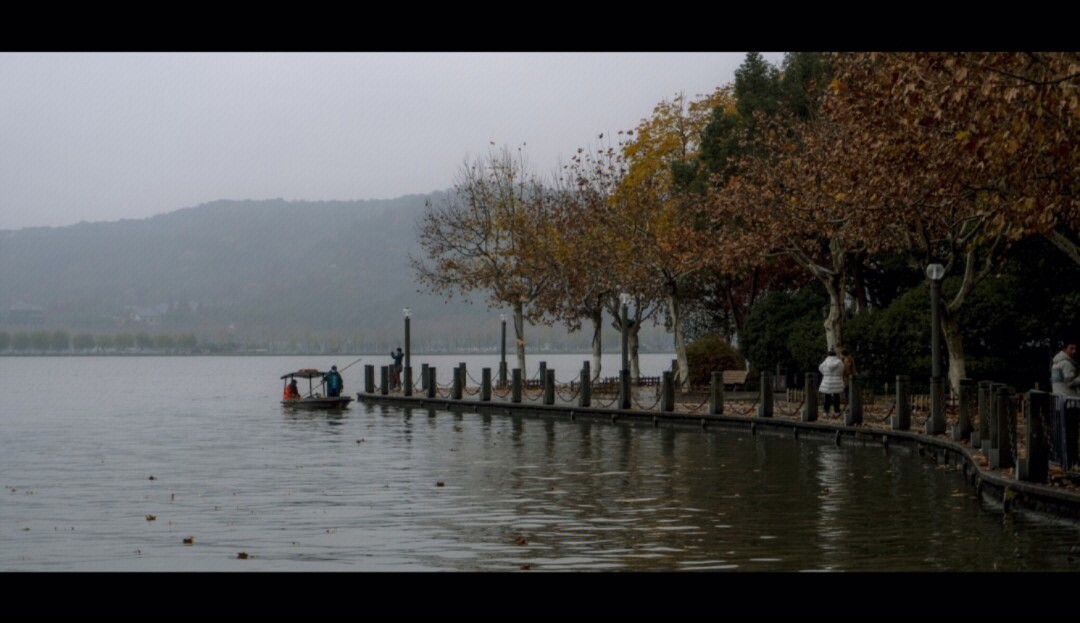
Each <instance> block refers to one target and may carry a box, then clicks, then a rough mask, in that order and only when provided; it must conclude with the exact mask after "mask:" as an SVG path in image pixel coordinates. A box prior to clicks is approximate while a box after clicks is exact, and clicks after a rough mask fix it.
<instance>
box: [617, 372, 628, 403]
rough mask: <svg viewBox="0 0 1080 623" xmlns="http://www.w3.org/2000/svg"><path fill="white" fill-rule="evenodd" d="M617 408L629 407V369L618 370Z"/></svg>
mask: <svg viewBox="0 0 1080 623" xmlns="http://www.w3.org/2000/svg"><path fill="white" fill-rule="evenodd" d="M619 408H620V409H629V408H630V371H629V370H620V371H619Z"/></svg>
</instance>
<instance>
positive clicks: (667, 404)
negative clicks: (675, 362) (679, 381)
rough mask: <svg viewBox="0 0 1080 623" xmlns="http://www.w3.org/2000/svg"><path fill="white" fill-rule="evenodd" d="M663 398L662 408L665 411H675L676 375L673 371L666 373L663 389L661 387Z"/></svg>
mask: <svg viewBox="0 0 1080 623" xmlns="http://www.w3.org/2000/svg"><path fill="white" fill-rule="evenodd" d="M661 392H662V393H661V396H662V397H663V404H662V406H661V407H660V408H661V409H662V410H663V411H668V412H670V411H674V410H675V373H674V372H672V371H671V370H665V371H664V379H663V387H661Z"/></svg>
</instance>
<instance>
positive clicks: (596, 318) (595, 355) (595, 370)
mask: <svg viewBox="0 0 1080 623" xmlns="http://www.w3.org/2000/svg"><path fill="white" fill-rule="evenodd" d="M592 323H593V336H592V380H594V381H595V380H596V379H598V378H600V360H601V356H602V355H603V354H604V350H603V348H602V347H601V341H600V334H601V332H602V330H603V328H604V325H603V323H604V312H603V310H600V311H597V312H596V313H595V314H593V315H592Z"/></svg>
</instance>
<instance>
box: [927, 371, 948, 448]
mask: <svg viewBox="0 0 1080 623" xmlns="http://www.w3.org/2000/svg"><path fill="white" fill-rule="evenodd" d="M944 433H945V379H944V378H943V377H940V376H936V377H933V378H931V379H930V417H928V418H926V434H927V435H942V434H944Z"/></svg>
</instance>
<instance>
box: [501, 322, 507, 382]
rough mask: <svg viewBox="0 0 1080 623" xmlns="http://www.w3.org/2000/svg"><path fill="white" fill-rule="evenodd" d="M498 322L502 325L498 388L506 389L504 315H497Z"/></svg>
mask: <svg viewBox="0 0 1080 623" xmlns="http://www.w3.org/2000/svg"><path fill="white" fill-rule="evenodd" d="M499 322H500V323H501V324H502V345H501V347H500V351H499V352H500V355H499V387H500V388H503V387H506V314H499Z"/></svg>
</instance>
